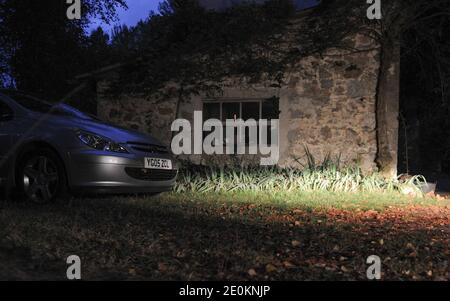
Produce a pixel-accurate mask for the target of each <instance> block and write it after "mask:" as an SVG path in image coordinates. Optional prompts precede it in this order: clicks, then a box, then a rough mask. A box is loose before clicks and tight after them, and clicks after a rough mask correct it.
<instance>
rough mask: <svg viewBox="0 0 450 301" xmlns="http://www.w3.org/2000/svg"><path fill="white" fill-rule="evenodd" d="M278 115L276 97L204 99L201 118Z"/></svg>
mask: <svg viewBox="0 0 450 301" xmlns="http://www.w3.org/2000/svg"><path fill="white" fill-rule="evenodd" d="M279 115H280V111H279V103H278V99H277V98H270V99H266V100H237V101H234V100H233V101H232V100H224V101H221V100H219V101H204V103H203V120H208V119H219V120H221V121H223V122H225V121H226V120H227V119H235V120H236V119H243V120H244V121H247V120H249V119H255V120H256V121H259V120H260V119H267V120H271V119H278V117H279Z"/></svg>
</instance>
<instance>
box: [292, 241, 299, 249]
mask: <svg viewBox="0 0 450 301" xmlns="http://www.w3.org/2000/svg"><path fill="white" fill-rule="evenodd" d="M291 244H292V246H293V247H294V248H296V247H299V246H300V242H299V241H298V240H293V241H292V242H291Z"/></svg>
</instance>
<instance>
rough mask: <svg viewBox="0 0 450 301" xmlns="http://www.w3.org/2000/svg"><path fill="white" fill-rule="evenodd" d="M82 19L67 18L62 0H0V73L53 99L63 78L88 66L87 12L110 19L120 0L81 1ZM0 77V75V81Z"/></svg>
mask: <svg viewBox="0 0 450 301" xmlns="http://www.w3.org/2000/svg"><path fill="white" fill-rule="evenodd" d="M82 3H83V7H82V12H83V18H82V19H81V20H73V21H70V20H68V18H67V16H66V10H67V8H68V6H67V4H66V1H62V0H46V1H33V0H0V28H1V29H0V31H1V44H0V66H1V67H0V68H2V70H0V72H2V74H5V73H6V74H7V75H4V76H3V77H9V78H13V79H14V81H15V83H16V86H17V88H19V89H23V90H27V91H29V92H34V93H37V94H44V95H46V96H47V97H50V98H58V97H60V96H62V95H64V94H65V93H67V91H68V90H69V89H70V85H69V83H68V80H70V79H72V78H73V77H74V76H75V75H76V74H78V73H81V72H83V71H86V69H89V68H90V66H89V61H88V59H87V57H89V56H87V55H86V49H87V46H88V38H87V36H86V28H87V26H88V24H89V22H90V20H91V18H93V17H98V18H101V19H103V20H104V21H110V20H112V19H114V17H115V13H116V9H117V7H119V6H123V7H126V4H125V0H105V1H96V0H84V1H82ZM3 81H4V80H3Z"/></svg>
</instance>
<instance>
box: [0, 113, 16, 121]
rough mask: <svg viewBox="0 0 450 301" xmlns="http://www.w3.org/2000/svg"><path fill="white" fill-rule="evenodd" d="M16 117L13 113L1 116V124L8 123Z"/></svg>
mask: <svg viewBox="0 0 450 301" xmlns="http://www.w3.org/2000/svg"><path fill="white" fill-rule="evenodd" d="M13 118H14V115H13V114H11V113H5V114H1V115H0V122H6V121H11V120H13Z"/></svg>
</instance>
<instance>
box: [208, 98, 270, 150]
mask: <svg viewBox="0 0 450 301" xmlns="http://www.w3.org/2000/svg"><path fill="white" fill-rule="evenodd" d="M265 101H268V98H220V99H204V100H203V101H202V114H203V115H202V117H203V121H204V122H205V121H207V120H209V119H211V118H208V119H206V117H205V104H219V112H220V113H219V114H220V119H219V120H220V122H221V123H222V125H223V126H224V129H225V126H226V120H224V119H223V104H224V103H239V118H240V119H242V107H243V106H242V104H243V103H258V105H259V118H258V119H256V120H255V121H256V125H257V127H258V128H257V131H258V143H259V125H260V120H262V119H263V118H262V117H263V104H264V102H265ZM212 119H215V118H212ZM244 121H247V120H244ZM267 123H268V125H269V127H272V119H267ZM205 133H206V132H205V131H203V140H204V138H205ZM246 138H247V136H246ZM224 139H225V137H224ZM234 144H235V145H236V144H237V141H234ZM245 145H246V147H248V145H249V144H248V141H246V142H245ZM269 145H271V142H270V143H269ZM224 147H225V145H224Z"/></svg>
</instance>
